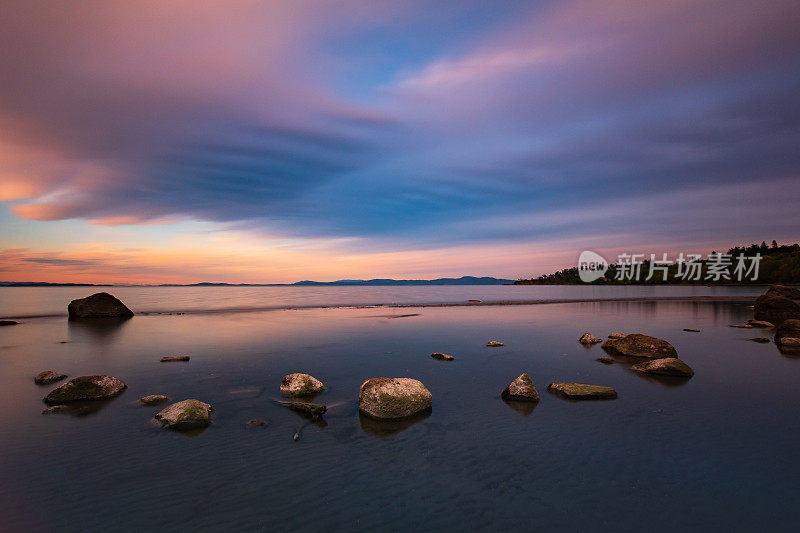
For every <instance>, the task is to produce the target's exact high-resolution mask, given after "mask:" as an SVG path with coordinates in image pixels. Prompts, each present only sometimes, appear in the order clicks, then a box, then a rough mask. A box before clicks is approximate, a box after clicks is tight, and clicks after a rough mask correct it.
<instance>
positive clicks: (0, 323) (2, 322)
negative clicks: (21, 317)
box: [0, 320, 19, 326]
mask: <svg viewBox="0 0 800 533" xmlns="http://www.w3.org/2000/svg"><path fill="white" fill-rule="evenodd" d="M17 324H19V322H17V321H16V320H0V326H16V325H17Z"/></svg>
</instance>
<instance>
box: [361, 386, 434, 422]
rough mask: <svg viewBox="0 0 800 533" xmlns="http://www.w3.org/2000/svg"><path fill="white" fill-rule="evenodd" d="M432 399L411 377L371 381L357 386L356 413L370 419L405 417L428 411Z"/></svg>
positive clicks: (426, 390) (427, 391)
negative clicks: (359, 389)
mask: <svg viewBox="0 0 800 533" xmlns="http://www.w3.org/2000/svg"><path fill="white" fill-rule="evenodd" d="M432 398H433V396H432V395H431V393H430V391H429V390H428V389H426V388H425V385H423V384H422V382H421V381H417V380H416V379H411V378H372V379H368V380H367V381H365V382H364V383H362V384H361V391H360V393H359V395H358V410H359V411H360V412H362V413H363V414H365V415H367V416H371V417H372V418H379V419H385V420H392V419H399V418H406V417H409V416H413V415H415V414H417V413H420V412H423V411H426V410H428V409H430V408H431V401H432Z"/></svg>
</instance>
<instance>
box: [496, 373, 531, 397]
mask: <svg viewBox="0 0 800 533" xmlns="http://www.w3.org/2000/svg"><path fill="white" fill-rule="evenodd" d="M500 396H501V397H502V398H503V399H504V400H517V401H520V402H538V401H539V392H538V391H537V390H536V387H534V386H533V380H532V379H531V377H530V376H529V375H528V374H527V373H525V374H522V375H520V376H519V377H518V378H517V379H515V380H514V381H512V382H511V383H510V384H509V385H508V387H506V388H505V389H504V390H503V392H502V393H501V394H500Z"/></svg>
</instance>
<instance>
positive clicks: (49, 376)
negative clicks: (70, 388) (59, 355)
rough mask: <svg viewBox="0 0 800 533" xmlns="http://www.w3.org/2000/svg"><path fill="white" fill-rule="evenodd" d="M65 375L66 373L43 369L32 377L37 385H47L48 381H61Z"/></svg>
mask: <svg viewBox="0 0 800 533" xmlns="http://www.w3.org/2000/svg"><path fill="white" fill-rule="evenodd" d="M66 377H67V375H66V374H60V373H58V372H53V371H52V370H45V371H44V372H39V373H38V374H36V377H35V378H33V381H34V383H37V384H39V385H48V384H50V383H55V382H56V381H61V380H62V379H64V378H66Z"/></svg>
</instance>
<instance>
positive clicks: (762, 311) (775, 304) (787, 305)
mask: <svg viewBox="0 0 800 533" xmlns="http://www.w3.org/2000/svg"><path fill="white" fill-rule="evenodd" d="M753 318H755V319H756V320H764V321H767V322H772V323H773V324H776V325H780V324H781V322H783V321H784V320H789V319H794V318H800V305H798V304H797V303H796V302H794V301H792V300H790V299H789V298H786V297H784V296H778V295H776V294H774V293H772V294H770V293H768V294H762V295H761V296H759V297H758V298H756V303H755V306H754V307H753Z"/></svg>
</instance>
